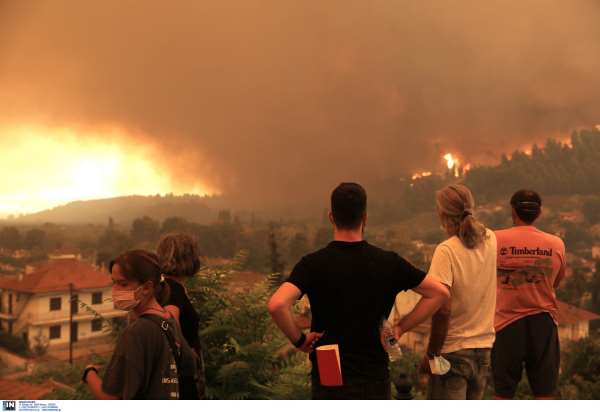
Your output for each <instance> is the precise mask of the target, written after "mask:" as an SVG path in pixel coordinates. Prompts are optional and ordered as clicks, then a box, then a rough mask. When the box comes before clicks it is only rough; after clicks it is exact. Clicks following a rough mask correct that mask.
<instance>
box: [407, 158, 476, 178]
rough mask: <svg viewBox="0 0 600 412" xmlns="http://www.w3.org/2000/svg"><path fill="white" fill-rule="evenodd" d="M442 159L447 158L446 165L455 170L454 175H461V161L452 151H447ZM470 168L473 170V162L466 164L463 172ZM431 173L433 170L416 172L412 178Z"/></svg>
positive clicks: (438, 173)
mask: <svg viewBox="0 0 600 412" xmlns="http://www.w3.org/2000/svg"><path fill="white" fill-rule="evenodd" d="M442 159H444V160H446V165H447V166H448V169H451V170H454V176H456V177H458V176H460V174H461V169H460V162H459V160H458V158H456V157H452V153H447V154H445V155H444V156H442ZM469 170H471V163H467V164H466V165H465V167H464V168H462V174H465V173H466V172H467V171H469ZM431 174H432V172H420V173H415V174H414V175H413V176H412V180H415V179H420V178H422V177H427V176H431ZM436 174H437V175H441V174H442V173H440V172H437V173H436Z"/></svg>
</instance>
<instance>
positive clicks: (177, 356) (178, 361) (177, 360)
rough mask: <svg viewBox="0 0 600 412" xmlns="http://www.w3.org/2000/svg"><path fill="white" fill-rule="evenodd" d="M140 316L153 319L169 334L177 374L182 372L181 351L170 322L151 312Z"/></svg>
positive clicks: (168, 338)
mask: <svg viewBox="0 0 600 412" xmlns="http://www.w3.org/2000/svg"><path fill="white" fill-rule="evenodd" d="M140 318H145V319H148V320H151V321H152V322H154V323H156V324H157V325H158V326H160V328H161V329H162V330H163V331H164V332H165V335H166V336H167V340H168V341H169V345H171V350H172V351H173V357H174V358H175V365H177V376H179V375H180V374H181V352H180V351H179V348H178V347H177V344H176V343H175V338H174V337H173V333H172V332H171V330H170V328H169V323H168V322H167V321H166V320H165V319H164V318H162V317H160V316H158V315H152V314H150V313H144V314H143V315H141V316H140Z"/></svg>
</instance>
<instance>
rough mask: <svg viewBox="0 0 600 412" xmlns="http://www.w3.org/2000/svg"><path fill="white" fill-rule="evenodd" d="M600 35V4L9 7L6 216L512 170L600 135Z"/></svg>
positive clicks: (4, 49)
mask: <svg viewBox="0 0 600 412" xmlns="http://www.w3.org/2000/svg"><path fill="white" fill-rule="evenodd" d="M598 21H600V2H598V1H595V0H575V1H568V2H567V1H564V0H498V1H496V0H493V1H492V0H488V1H480V0H453V1H439V0H436V1H430V0H420V1H412V0H406V1H404V0H402V1H399V0H397V1H388V0H378V1H349V0H339V1H304V0H302V1H278V0H271V1H258V0H248V1H234V0H227V1H224V0H213V1H201V0H196V1H192V0H188V1H169V2H166V1H152V0H143V1H142V0H139V1H124V0H116V1H109V0H88V1H84V2H83V1H77V0H73V1H64V0H53V1H27V2H24V1H17V0H3V1H1V2H0V138H1V139H2V140H1V142H2V146H1V150H0V164H1V165H2V169H1V170H2V173H1V175H0V212H2V211H3V210H2V208H3V209H4V211H7V210H13V211H16V212H19V211H24V212H26V211H28V210H34V209H35V208H37V207H38V206H39V204H40V202H42V203H44V202H46V203H47V204H50V203H52V202H54V204H56V203H61V201H63V200H70V199H76V198H95V197H107V196H118V195H124V194H134V193H136V194H156V193H169V192H173V193H175V194H180V193H187V192H194V193H201V194H204V193H213V192H216V193H227V194H230V195H233V196H235V197H236V198H237V199H238V200H239V201H240V202H242V203H243V204H245V205H246V206H247V207H254V206H260V205H264V204H270V203H275V204H281V203H288V202H293V201H297V200H300V199H305V198H310V197H314V196H321V195H323V194H328V193H330V192H331V190H332V189H333V187H335V185H336V184H337V183H339V182H341V181H357V182H361V183H366V182H370V181H373V180H375V179H376V178H386V177H391V176H397V175H400V174H408V173H417V172H422V171H428V170H435V169H436V168H440V167H443V165H444V163H445V160H444V159H442V156H443V155H444V154H446V153H452V154H453V156H454V157H457V158H458V159H459V161H460V162H461V164H463V165H464V164H466V163H471V164H478V163H482V164H487V163H496V162H497V161H498V159H499V155H500V154H501V153H503V152H508V153H510V152H512V151H514V150H516V149H525V148H528V147H530V145H531V144H532V143H533V142H538V143H542V142H544V141H545V140H546V138H548V137H554V138H559V139H561V140H564V139H568V136H569V135H570V133H571V131H572V130H574V129H580V128H589V127H593V126H595V125H597V124H599V123H600V111H599V108H600V40H599V39H600V25H599V24H598ZM36 202H38V203H36ZM46 203H44V204H46ZM36 205H38V206H36ZM19 208H20V209H19ZM28 208H29V209H28ZM0 217H1V216H0Z"/></svg>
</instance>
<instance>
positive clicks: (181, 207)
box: [15, 129, 600, 225]
mask: <svg viewBox="0 0 600 412" xmlns="http://www.w3.org/2000/svg"><path fill="white" fill-rule="evenodd" d="M598 159H600V130H598V129H590V130H581V131H580V132H573V134H572V135H571V144H570V145H567V144H562V143H560V142H558V141H555V140H552V139H548V140H547V142H546V144H545V145H544V146H543V147H538V146H536V145H533V147H532V150H531V153H525V152H522V151H515V152H513V153H512V154H511V155H509V156H507V155H504V154H503V155H502V156H501V159H500V164H498V165H496V166H476V167H474V168H472V169H471V170H469V171H466V172H465V173H464V174H462V175H460V176H458V177H456V176H455V175H454V174H455V173H454V172H455V171H454V170H448V171H447V172H446V173H445V174H443V175H439V174H432V175H430V176H426V177H422V178H418V179H415V180H413V179H411V176H395V177H391V178H388V179H383V180H380V181H377V182H370V183H368V182H360V183H362V184H363V185H364V187H365V189H366V190H367V193H368V195H369V211H370V213H371V215H372V219H371V223H372V224H389V223H397V222H401V221H404V220H406V219H408V218H410V217H411V216H413V215H414V214H415V213H420V212H423V211H434V210H435V192H436V191H437V190H439V189H441V188H443V187H444V186H446V185H448V184H452V183H459V184H464V185H465V186H467V187H468V188H469V189H471V191H472V193H473V196H474V197H475V199H476V202H477V204H479V205H483V204H488V203H496V202H498V201H502V199H507V198H508V197H509V196H510V195H511V194H512V193H514V192H515V191H516V190H519V189H522V188H525V187H526V188H530V189H533V190H537V191H539V192H540V193H542V194H543V195H544V196H551V195H564V196H571V195H595V194H600V163H599V162H598ZM459 174H460V173H459ZM332 189H333V188H332ZM239 204H240V202H239V201H235V202H234V201H233V198H232V197H227V196H225V195H222V196H216V195H213V196H198V195H183V196H173V195H166V196H159V195H156V196H124V197H116V198H110V199H98V200H87V201H76V202H71V203H68V204H66V205H63V206H58V207H55V208H53V209H49V210H44V211H42V212H38V213H33V214H30V215H25V216H21V217H19V218H17V219H16V220H15V223H44V222H52V223H63V224H66V223H105V222H107V221H108V218H109V216H110V217H112V218H113V220H114V222H116V223H119V224H124V225H129V224H130V223H131V222H132V221H133V220H134V219H136V218H139V217H141V216H149V217H151V218H152V219H155V220H158V221H163V220H164V219H166V218H168V217H172V216H179V217H182V218H185V219H187V220H188V221H190V222H194V223H201V224H209V223H213V222H215V221H216V220H217V217H218V211H219V210H220V209H232V211H233V215H234V216H237V217H238V218H239V219H241V220H242V221H250V220H251V219H252V216H254V217H256V218H257V219H263V220H279V219H285V220H287V221H293V220H296V221H300V220H316V221H320V220H323V216H324V209H327V208H328V206H329V194H328V193H327V194H323V195H321V196H315V197H314V198H312V199H306V200H304V201H302V202H296V203H293V204H289V205H286V206H283V207H282V206H265V207H262V208H254V209H253V210H249V209H248V208H244V207H239ZM236 206H238V207H236ZM234 209H235V210H234Z"/></svg>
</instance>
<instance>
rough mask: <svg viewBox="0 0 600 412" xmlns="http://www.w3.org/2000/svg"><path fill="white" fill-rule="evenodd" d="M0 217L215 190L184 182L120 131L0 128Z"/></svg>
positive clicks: (152, 151)
mask: <svg viewBox="0 0 600 412" xmlns="http://www.w3.org/2000/svg"><path fill="white" fill-rule="evenodd" d="M0 134H1V135H2V140H3V147H4V150H2V151H1V153H0V163H1V164H2V170H3V173H2V174H0V187H1V188H2V189H1V191H0V218H5V217H6V216H8V215H10V214H13V215H18V214H27V213H33V212H36V211H39V210H43V209H46V208H50V207H54V206H57V205H60V204H65V203H68V202H70V201H74V200H89V199H98V198H107V197H117V196H127V195H134V194H135V195H156V194H161V195H164V194H167V193H173V194H174V195H181V194H184V193H194V194H200V195H204V194H207V193H210V194H212V193H215V192H216V193H218V191H216V190H214V189H213V188H208V187H205V186H204V185H201V184H195V185H189V184H188V185H186V184H185V183H181V182H180V181H179V180H178V179H174V178H173V176H171V173H170V171H168V170H164V168H163V167H160V165H159V164H158V163H157V161H156V160H155V159H157V158H158V156H157V154H158V149H157V148H156V147H152V146H150V145H148V144H145V145H143V146H141V145H136V144H135V143H133V142H134V141H135V140H134V139H131V138H130V137H131V136H128V134H127V133H126V132H124V131H122V130H117V129H114V130H110V131H103V132H101V133H93V132H85V133H84V134H82V133H81V132H75V131H73V130H70V129H54V130H50V129H45V128H41V127H20V128H12V129H7V130H3V131H0Z"/></svg>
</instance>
